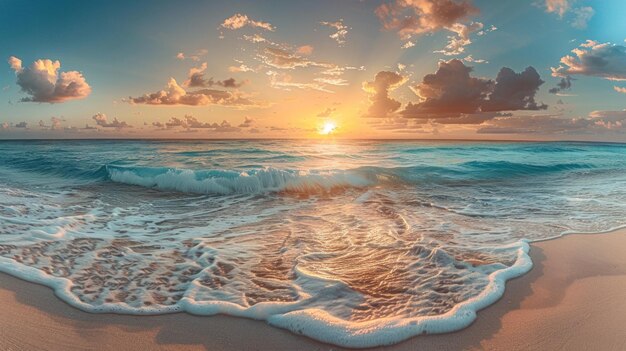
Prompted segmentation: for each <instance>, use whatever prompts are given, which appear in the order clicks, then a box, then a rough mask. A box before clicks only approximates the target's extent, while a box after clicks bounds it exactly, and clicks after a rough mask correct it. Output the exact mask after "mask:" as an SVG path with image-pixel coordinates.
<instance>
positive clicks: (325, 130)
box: [319, 121, 337, 135]
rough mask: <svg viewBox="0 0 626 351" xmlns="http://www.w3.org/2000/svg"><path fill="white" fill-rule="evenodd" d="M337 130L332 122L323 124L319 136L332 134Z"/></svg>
mask: <svg viewBox="0 0 626 351" xmlns="http://www.w3.org/2000/svg"><path fill="white" fill-rule="evenodd" d="M336 129H337V125H336V124H335V122H333V121H328V122H325V123H324V125H323V126H322V128H320V130H319V132H320V134H321V135H329V134H332V133H333V132H334V131H335V130H336Z"/></svg>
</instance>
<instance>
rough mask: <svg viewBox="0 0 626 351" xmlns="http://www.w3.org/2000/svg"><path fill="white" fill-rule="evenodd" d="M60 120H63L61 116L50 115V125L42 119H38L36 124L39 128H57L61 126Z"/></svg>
mask: <svg viewBox="0 0 626 351" xmlns="http://www.w3.org/2000/svg"><path fill="white" fill-rule="evenodd" d="M61 122H63V120H62V119H61V118H59V117H54V116H52V117H50V125H47V124H46V122H44V121H43V120H40V121H39V123H38V125H39V128H41V129H50V130H59V129H61V128H62V126H61Z"/></svg>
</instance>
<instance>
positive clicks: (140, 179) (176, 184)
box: [106, 166, 374, 195]
mask: <svg viewBox="0 0 626 351" xmlns="http://www.w3.org/2000/svg"><path fill="white" fill-rule="evenodd" d="M106 171H107V173H108V178H109V179H110V180H112V181H114V182H116V183H123V184H130V185H139V186H143V187H149V188H157V189H161V190H169V191H179V192H185V193H198V194H215V195H230V194H256V193H263V192H279V191H285V192H297V193H318V192H326V191H330V190H333V189H336V188H351V187H357V188H358V187H367V186H369V185H372V184H373V183H374V179H368V177H364V176H363V175H359V174H357V173H355V172H340V171H325V172H314V171H293V170H279V169H274V168H265V169H261V170H253V171H248V172H236V171H226V170H206V171H194V170H190V169H176V168H150V167H120V166H106Z"/></svg>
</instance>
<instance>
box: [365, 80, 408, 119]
mask: <svg viewBox="0 0 626 351" xmlns="http://www.w3.org/2000/svg"><path fill="white" fill-rule="evenodd" d="M406 81H407V78H406V77H404V76H401V75H400V74H398V73H396V72H390V71H381V72H378V73H377V74H376V76H375V77H374V80H373V81H371V82H363V90H364V91H366V92H367V93H368V94H370V98H369V100H370V102H371V105H370V107H369V108H368V110H367V114H366V117H380V118H383V117H387V116H389V115H390V114H392V113H394V112H396V111H397V110H398V109H399V108H400V106H401V105H402V104H401V103H400V101H397V100H395V99H393V98H391V97H390V96H389V93H390V92H391V91H393V90H395V89H397V88H398V87H399V86H401V85H402V84H404V83H406Z"/></svg>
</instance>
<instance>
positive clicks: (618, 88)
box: [613, 86, 626, 94]
mask: <svg viewBox="0 0 626 351" xmlns="http://www.w3.org/2000/svg"><path fill="white" fill-rule="evenodd" d="M613 89H615V91H617V92H618V93H622V94H626V88H622V87H618V86H614V87H613Z"/></svg>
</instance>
